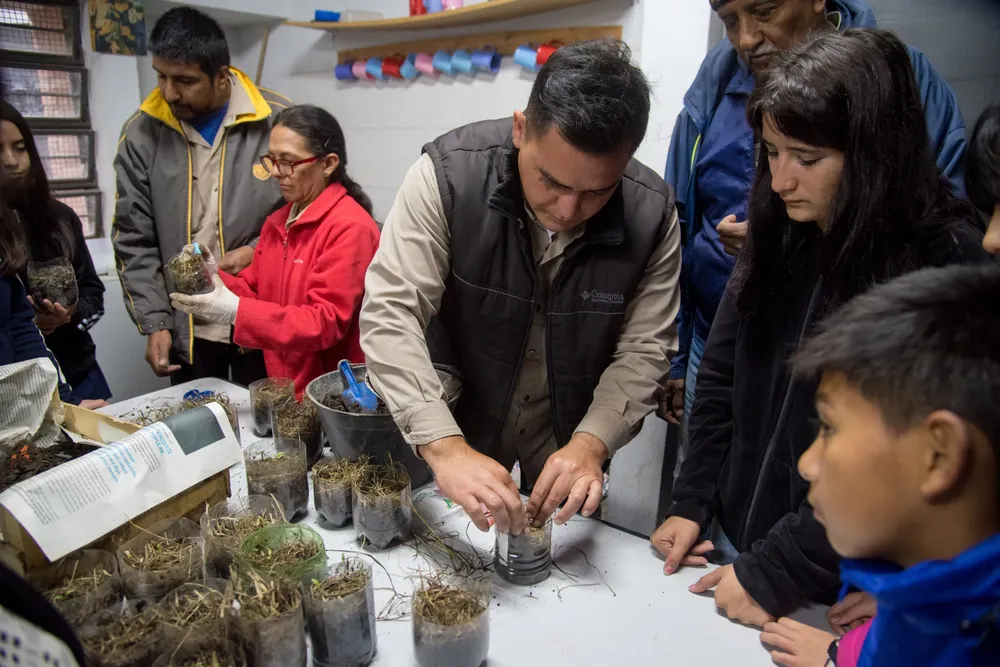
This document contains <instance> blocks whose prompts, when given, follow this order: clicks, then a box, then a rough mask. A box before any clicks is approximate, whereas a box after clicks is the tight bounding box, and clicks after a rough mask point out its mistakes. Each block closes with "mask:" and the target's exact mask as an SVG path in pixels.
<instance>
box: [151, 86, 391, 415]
mask: <svg viewBox="0 0 1000 667" xmlns="http://www.w3.org/2000/svg"><path fill="white" fill-rule="evenodd" d="M261 164H262V165H263V166H264V168H265V169H267V170H268V172H269V173H270V174H271V178H274V179H276V180H277V181H278V184H279V185H280V187H281V194H282V195H283V196H284V198H285V200H286V201H287V202H288V203H287V204H286V205H285V206H284V207H282V208H280V209H278V211H276V212H275V213H273V214H271V216H270V217H268V219H267V221H266V222H265V223H264V228H263V230H262V231H261V234H260V241H259V242H258V244H257V248H256V250H255V251H254V256H253V261H252V262H251V263H250V266H248V267H247V268H245V269H243V271H241V272H240V273H239V275H237V276H230V275H227V274H225V273H221V274H220V279H219V280H217V283H216V289H215V291H214V292H212V293H211V294H206V295H203V296H186V295H183V294H172V295H171V300H172V304H173V307H174V308H176V309H178V310H181V311H183V312H186V313H193V314H194V315H198V316H200V317H203V318H205V319H208V320H210V321H213V322H219V323H223V324H231V325H232V326H233V342H234V343H236V344H237V345H240V346H242V347H246V348H250V349H261V350H263V351H264V362H265V363H266V364H267V374H268V376H270V377H289V378H292V379H293V380H295V389H296V392H297V393H298V394H299V395H301V394H302V392H304V391H305V388H306V385H307V384H308V383H309V382H310V381H311V380H313V379H314V378H316V377H318V376H320V375H322V374H324V373H328V372H330V371H333V370H335V369H336V367H337V362H338V361H340V360H341V359H347V360H349V361H351V362H361V361H364V354H363V353H362V352H361V344H360V342H359V335H360V332H359V329H358V311H359V310H360V308H361V300H362V297H363V296H364V292H365V272H366V271H367V269H368V265H369V264H370V263H371V261H372V258H373V257H374V256H375V250H376V249H377V248H378V241H379V230H378V226H377V225H376V223H375V220H374V219H373V218H372V203H371V200H370V199H369V198H368V195H366V194H365V192H364V190H362V189H361V186H359V185H358V184H357V183H355V182H354V181H353V180H351V178H350V176H348V175H347V146H346V142H345V140H344V132H343V131H342V130H341V128H340V124H339V123H338V122H337V119H336V118H334V117H333V116H332V115H331V114H330V113H329V112H327V111H325V110H323V109H321V108H319V107H316V106H312V105H300V106H294V107H289V108H288V109H285V110H284V111H282V112H281V113H280V114H278V116H277V118H275V121H274V128H273V129H272V130H271V137H270V143H269V146H268V154H267V155H264V156H262V157H261Z"/></svg>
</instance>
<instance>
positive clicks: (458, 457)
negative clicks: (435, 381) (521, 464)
mask: <svg viewBox="0 0 1000 667" xmlns="http://www.w3.org/2000/svg"><path fill="white" fill-rule="evenodd" d="M420 455H421V456H423V457H424V460H425V461H427V465H429V466H430V467H431V470H432V471H433V472H434V479H435V481H436V482H437V485H438V488H440V489H441V493H442V494H444V495H445V497H447V498H450V499H451V500H453V501H455V502H456V503H458V504H459V505H461V506H462V509H464V510H465V513H466V514H468V515H469V518H470V519H472V523H474V524H476V528H478V529H479V530H481V531H483V532H486V531H487V530H489V529H490V522H489V519H488V518H487V517H486V515H485V514H484V513H483V509H482V506H483V505H485V506H486V509H487V510H489V512H490V514H492V515H493V520H494V522H496V526H497V531H499V532H501V533H512V534H514V535H520V534H521V532H522V531H523V530H524V529H525V527H526V526H527V524H528V519H527V516H525V513H524V504H523V503H522V502H521V495H520V493H519V492H518V490H517V485H516V484H514V478H513V477H511V476H510V472H509V471H508V470H507V469H506V468H504V467H503V466H502V465H500V464H499V463H497V462H496V461H494V460H493V459H491V458H490V457H488V456H484V455H483V454H480V453H479V452H477V451H476V450H474V449H473V448H472V447H470V446H469V445H468V443H466V442H465V440H464V439H463V438H460V437H450V438H442V439H441V440H436V441H434V442H432V443H430V444H428V445H423V446H421V447H420Z"/></svg>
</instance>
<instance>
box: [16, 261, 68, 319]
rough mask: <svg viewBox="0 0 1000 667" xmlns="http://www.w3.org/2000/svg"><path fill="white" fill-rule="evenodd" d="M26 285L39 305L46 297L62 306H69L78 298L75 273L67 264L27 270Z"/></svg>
mask: <svg viewBox="0 0 1000 667" xmlns="http://www.w3.org/2000/svg"><path fill="white" fill-rule="evenodd" d="M29 273H30V275H29V276H28V285H29V286H30V289H31V298H33V299H34V300H35V303H36V304H38V305H39V306H41V305H42V302H43V301H45V300H46V299H48V300H49V301H51V302H52V303H58V304H59V305H61V306H62V307H63V308H69V307H70V306H72V305H73V304H74V303H76V302H77V300H78V298H79V288H78V287H77V284H76V273H75V272H74V271H73V267H72V266H70V265H69V264H54V265H51V266H44V267H40V268H38V269H34V270H31V271H29Z"/></svg>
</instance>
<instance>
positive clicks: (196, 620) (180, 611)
mask: <svg viewBox="0 0 1000 667" xmlns="http://www.w3.org/2000/svg"><path fill="white" fill-rule="evenodd" d="M230 609H232V593H231V591H230V589H229V582H228V581H226V580H225V579H206V580H204V581H203V582H199V583H188V584H183V585H181V586H178V587H177V588H175V589H174V590H172V591H170V592H169V593H167V594H166V595H165V596H164V597H163V599H162V600H160V601H159V602H157V603H156V607H155V611H156V614H157V616H159V618H160V620H161V622H162V624H163V644H164V646H177V645H179V644H182V643H184V644H186V643H187V642H189V641H199V640H211V639H212V638H214V637H225V636H226V635H227V634H228V632H229V622H230V619H229V610H230Z"/></svg>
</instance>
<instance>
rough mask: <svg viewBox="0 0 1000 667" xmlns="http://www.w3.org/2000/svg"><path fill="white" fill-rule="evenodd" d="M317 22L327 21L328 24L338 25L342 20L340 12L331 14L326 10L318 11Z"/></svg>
mask: <svg viewBox="0 0 1000 667" xmlns="http://www.w3.org/2000/svg"><path fill="white" fill-rule="evenodd" d="M316 20H317V21H326V22H328V23H336V22H337V21H339V20H340V12H331V11H327V10H325V9H317V10H316Z"/></svg>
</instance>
